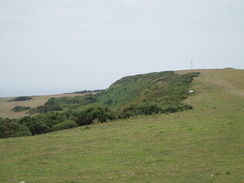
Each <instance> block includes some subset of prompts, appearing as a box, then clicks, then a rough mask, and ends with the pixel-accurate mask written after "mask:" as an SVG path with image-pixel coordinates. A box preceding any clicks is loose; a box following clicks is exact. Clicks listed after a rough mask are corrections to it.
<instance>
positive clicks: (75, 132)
mask: <svg viewBox="0 0 244 183" xmlns="http://www.w3.org/2000/svg"><path fill="white" fill-rule="evenodd" d="M186 72H187V71H179V72H178V73H179V74H183V73H186ZM197 72H200V73H201V74H200V76H198V77H196V78H195V79H194V82H193V83H192V84H191V88H193V89H194V90H195V93H194V94H193V95H192V96H190V97H188V98H187V99H186V100H184V103H186V104H191V105H193V106H194V108H193V109H192V110H187V111H183V112H178V113H172V114H161V115H159V114H158V115H152V116H136V117H133V118H130V119H123V120H117V121H111V122H107V123H102V124H96V125H91V126H84V127H77V128H74V129H71V130H63V131H60V132H52V133H48V134H44V135H37V136H30V137H18V138H8V139H0V146H1V148H0V162H1V169H0V175H1V176H0V182H20V181H26V182H29V183H31V182H32V183H34V182H40V183H42V182H43V183H44V182H45V183H47V182H52V183H78V182H153V183H154V182H166V183H167V182H185V183H191V182H192V183H193V182H206V183H207V182H208V183H209V182H210V183H211V182H213V183H214V182H219V183H225V182H226V183H229V182H233V183H235V182H236V183H239V182H241V181H242V180H243V178H244V177H243V169H244V143H243V142H244V133H243V131H244V124H243V119H244V82H243V78H244V70H234V69H224V70H198V71H197ZM106 100H107V99H106Z"/></svg>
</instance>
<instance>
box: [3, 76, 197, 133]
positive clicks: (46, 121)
mask: <svg viewBox="0 0 244 183" xmlns="http://www.w3.org/2000/svg"><path fill="white" fill-rule="evenodd" d="M198 75H199V73H196V72H193V73H187V74H182V75H178V74H175V73H174V72H172V71H168V72H159V73H149V74H143V75H136V76H129V77H125V78H122V79H121V80H119V81H117V82H115V83H114V84H113V85H111V87H109V88H108V89H107V90H104V91H101V92H99V93H98V94H96V95H91V94H89V95H84V96H75V97H62V98H50V99H49V100H48V101H47V102H46V103H45V104H44V105H43V106H39V107H37V108H34V109H31V110H30V111H29V114H31V115H32V114H36V115H35V116H26V117H23V118H21V119H19V120H15V121H14V122H8V121H9V120H7V119H2V121H5V122H3V123H1V125H2V126H1V137H10V136H21V134H23V135H31V134H32V135H36V134H42V133H48V132H51V131H57V130H62V129H67V128H73V127H76V126H77V125H79V126H83V125H90V124H93V123H103V122H106V121H108V120H114V119H118V118H119V119H125V118H129V117H131V116H136V115H152V114H159V113H173V112H177V111H183V110H188V109H192V106H190V105H185V104H182V103H181V101H182V100H184V99H186V98H187V96H188V95H189V93H188V91H189V87H190V83H191V82H192V80H193V78H194V77H196V76H198ZM23 109H25V110H26V108H24V107H22V106H17V107H16V108H15V110H16V111H18V110H23ZM5 126H6V127H5ZM14 131H16V132H14Z"/></svg>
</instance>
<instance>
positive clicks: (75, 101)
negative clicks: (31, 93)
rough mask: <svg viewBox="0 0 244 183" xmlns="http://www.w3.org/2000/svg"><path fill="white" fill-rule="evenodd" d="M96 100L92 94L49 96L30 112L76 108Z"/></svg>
mask: <svg viewBox="0 0 244 183" xmlns="http://www.w3.org/2000/svg"><path fill="white" fill-rule="evenodd" d="M96 101H97V99H96V96H94V95H85V96H75V97H61V98H54V97H52V98H50V99H49V100H48V101H47V102H46V103H45V104H44V105H43V106H39V107H37V108H34V109H32V110H31V111H30V112H29V113H30V114H37V113H42V114H43V113H48V112H50V111H63V110H67V109H72V110H73V109H77V108H79V107H81V106H85V105H88V104H91V103H95V102H96Z"/></svg>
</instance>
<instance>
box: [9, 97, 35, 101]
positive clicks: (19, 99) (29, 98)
mask: <svg viewBox="0 0 244 183" xmlns="http://www.w3.org/2000/svg"><path fill="white" fill-rule="evenodd" d="M31 99H32V98H31V97H16V98H15V99H12V100H9V102H15V101H25V100H31Z"/></svg>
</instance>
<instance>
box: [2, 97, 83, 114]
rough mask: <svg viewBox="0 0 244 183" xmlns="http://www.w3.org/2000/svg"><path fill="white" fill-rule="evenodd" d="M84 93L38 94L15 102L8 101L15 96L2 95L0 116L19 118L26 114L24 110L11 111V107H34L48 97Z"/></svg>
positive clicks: (45, 100)
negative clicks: (29, 98) (30, 98)
mask: <svg viewBox="0 0 244 183" xmlns="http://www.w3.org/2000/svg"><path fill="white" fill-rule="evenodd" d="M78 95H84V94H59V95H43V96H42V95H40V96H31V97H32V98H33V99H32V100H26V101H15V102H8V101H9V100H11V99H14V98H16V97H3V98H0V117H2V118H20V117H23V116H26V115H27V114H26V111H22V112H13V111H12V109H13V108H14V107H16V106H18V105H19V106H29V107H31V108H35V107H37V106H41V105H43V104H44V103H45V102H47V101H48V99H50V98H52V97H55V98H58V97H67V96H70V97H72V96H78Z"/></svg>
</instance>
